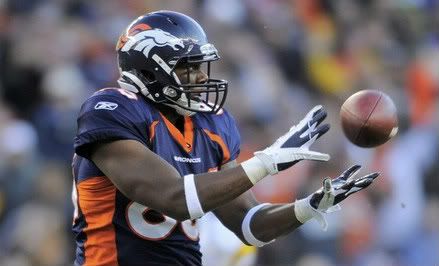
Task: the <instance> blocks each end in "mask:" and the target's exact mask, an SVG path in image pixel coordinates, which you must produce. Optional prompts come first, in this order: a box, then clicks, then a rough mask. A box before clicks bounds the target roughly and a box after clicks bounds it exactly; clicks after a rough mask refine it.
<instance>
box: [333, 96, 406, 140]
mask: <svg viewBox="0 0 439 266" xmlns="http://www.w3.org/2000/svg"><path fill="white" fill-rule="evenodd" d="M340 119H341V126H342V129H343V132H344V134H345V135H346V137H347V138H348V139H349V140H350V141H351V142H352V143H353V144H355V145H357V146H359V147H363V148H371V147H376V146H379V145H381V144H383V143H385V142H387V141H388V140H389V139H391V138H392V137H393V136H395V135H396V133H397V132H398V117H397V110H396V107H395V104H394V103H393V101H392V99H391V98H390V97H389V96H388V95H387V94H385V93H384V92H382V91H378V90H362V91H359V92H357V93H355V94H353V95H352V96H350V97H349V98H348V99H347V100H346V101H345V102H344V103H343V105H342V106H341V109H340Z"/></svg>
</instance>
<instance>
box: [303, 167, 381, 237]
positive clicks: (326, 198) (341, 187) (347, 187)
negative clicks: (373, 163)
mask: <svg viewBox="0 0 439 266" xmlns="http://www.w3.org/2000/svg"><path fill="white" fill-rule="evenodd" d="M360 168H361V166H360V165H353V166H351V167H349V168H348V169H347V170H346V171H344V172H343V173H342V174H341V175H340V176H338V177H337V178H335V179H331V178H329V177H327V178H325V179H324V180H323V186H322V187H321V188H320V189H319V190H317V191H316V192H314V193H313V194H311V195H309V196H308V197H307V198H305V199H302V200H298V201H296V203H295V205H296V206H295V213H296V218H298V220H299V221H300V222H302V223H303V222H306V221H307V220H309V219H311V218H315V219H316V220H317V221H318V222H319V223H320V224H321V226H322V227H323V229H324V230H326V228H327V222H326V220H325V218H324V217H323V214H322V213H330V212H334V211H338V210H340V209H341V207H340V205H339V203H340V202H342V201H343V200H344V199H346V198H347V197H348V196H349V195H351V194H354V193H356V192H358V191H360V190H363V189H365V188H366V187H368V186H369V185H370V184H372V182H373V181H374V180H375V178H377V177H378V176H379V175H380V174H379V173H371V174H368V175H365V176H362V177H358V178H354V177H355V175H356V174H357V173H358V172H359V171H360Z"/></svg>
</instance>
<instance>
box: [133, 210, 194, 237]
mask: <svg viewBox="0 0 439 266" xmlns="http://www.w3.org/2000/svg"><path fill="white" fill-rule="evenodd" d="M148 211H152V209H150V208H148V207H146V206H143V205H141V204H139V203H137V202H131V203H130V204H128V206H127V209H126V213H125V215H126V219H127V222H128V225H129V227H130V228H131V230H132V231H133V232H134V233H135V234H136V235H138V236H139V237H141V238H143V239H147V240H153V241H158V240H162V239H165V238H166V237H168V236H169V235H170V234H171V233H172V232H173V231H174V230H175V228H176V227H177V226H180V228H181V231H182V232H183V233H184V234H185V235H186V236H187V238H189V239H190V240H192V241H197V240H198V236H199V231H198V227H197V223H196V221H191V220H186V221H183V222H178V221H177V220H175V219H173V218H171V217H168V216H166V215H163V214H160V217H159V218H160V219H158V220H157V221H148V220H147V219H145V216H144V215H145V214H146V213H147V212H148Z"/></svg>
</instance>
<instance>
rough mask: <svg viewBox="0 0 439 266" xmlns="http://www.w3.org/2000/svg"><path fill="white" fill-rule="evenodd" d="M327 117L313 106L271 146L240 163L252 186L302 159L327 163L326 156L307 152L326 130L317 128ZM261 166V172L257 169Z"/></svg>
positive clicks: (320, 107) (326, 126)
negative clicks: (268, 175)
mask: <svg viewBox="0 0 439 266" xmlns="http://www.w3.org/2000/svg"><path fill="white" fill-rule="evenodd" d="M326 115H327V114H326V111H325V110H324V109H323V107H322V106H321V105H318V106H315V107H314V108H313V109H312V110H311V111H309V112H308V114H307V115H306V116H305V117H304V118H303V119H302V120H301V121H300V122H299V123H298V124H297V125H295V126H293V127H291V128H290V130H289V131H288V132H287V133H286V134H285V135H283V136H281V137H280V138H279V139H277V140H276V142H275V143H274V144H273V145H271V146H270V147H268V148H266V149H264V150H263V151H257V152H255V153H254V154H255V157H253V158H251V159H250V160H248V161H245V162H243V163H242V164H241V165H242V167H243V168H244V171H245V172H246V173H247V175H248V176H249V179H250V180H251V181H252V183H253V184H255V183H256V182H258V181H259V180H261V179H262V178H263V177H265V176H266V175H267V174H270V175H274V174H277V173H278V172H279V171H282V170H285V169H287V168H289V167H291V166H293V165H294V164H295V163H297V162H299V161H301V160H314V161H328V160H329V158H330V157H329V155H328V154H324V153H320V152H315V151H310V150H309V147H310V146H311V145H312V144H313V143H314V141H315V140H316V139H318V138H320V137H321V136H322V135H323V134H325V133H326V132H328V130H329V125H328V124H324V125H320V124H321V122H322V121H323V120H324V119H325V118H326ZM261 163H262V164H261ZM261 165H262V166H263V168H264V169H260V168H261Z"/></svg>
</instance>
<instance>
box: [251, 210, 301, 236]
mask: <svg viewBox="0 0 439 266" xmlns="http://www.w3.org/2000/svg"><path fill="white" fill-rule="evenodd" d="M301 225H302V223H301V222H299V221H298V220H297V219H296V216H295V215H294V204H293V203H290V204H273V205H268V206H265V207H263V208H262V209H260V210H259V211H258V212H257V213H256V214H255V216H253V219H252V222H251V224H250V228H251V229H252V232H253V234H254V236H255V237H256V238H257V239H259V240H261V241H263V242H268V241H270V240H272V239H275V238H277V237H278V236H281V235H284V234H287V233H289V232H291V231H293V230H295V229H296V228H297V227H299V226H301Z"/></svg>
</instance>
